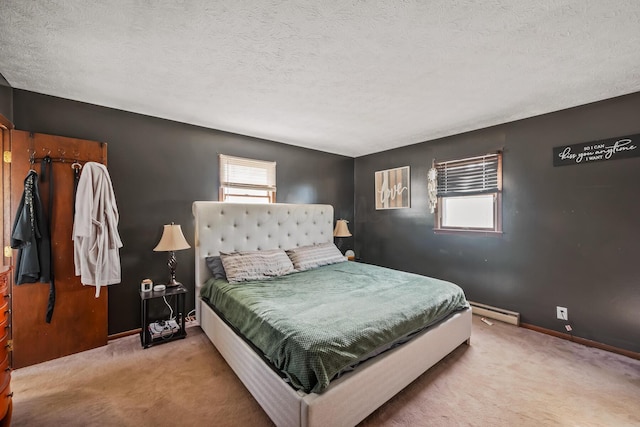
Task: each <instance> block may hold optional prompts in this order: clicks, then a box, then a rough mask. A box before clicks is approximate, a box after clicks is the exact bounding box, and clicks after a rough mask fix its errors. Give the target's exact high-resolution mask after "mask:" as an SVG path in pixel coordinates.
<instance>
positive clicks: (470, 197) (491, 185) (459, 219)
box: [435, 153, 502, 232]
mask: <svg viewBox="0 0 640 427" xmlns="http://www.w3.org/2000/svg"><path fill="white" fill-rule="evenodd" d="M435 169H436V171H437V172H438V174H437V205H436V206H437V212H436V215H435V229H436V231H437V230H449V231H485V232H501V231H502V221H501V215H500V213H501V211H502V208H501V201H502V153H493V154H487V155H484V156H479V157H472V158H468V159H462V160H452V161H448V162H440V163H436V164H435Z"/></svg>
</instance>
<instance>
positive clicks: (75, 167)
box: [71, 162, 82, 220]
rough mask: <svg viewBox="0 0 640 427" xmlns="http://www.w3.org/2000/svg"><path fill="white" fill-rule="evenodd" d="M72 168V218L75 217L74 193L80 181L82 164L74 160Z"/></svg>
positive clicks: (76, 192)
mask: <svg viewBox="0 0 640 427" xmlns="http://www.w3.org/2000/svg"><path fill="white" fill-rule="evenodd" d="M71 169H73V200H71V206H72V207H73V219H74V220H75V219H76V194H78V182H80V169H82V165H81V164H80V163H78V162H75V163H74V164H72V165H71Z"/></svg>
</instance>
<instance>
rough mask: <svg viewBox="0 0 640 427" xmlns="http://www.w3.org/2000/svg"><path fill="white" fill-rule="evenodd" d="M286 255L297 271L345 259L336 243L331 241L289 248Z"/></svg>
mask: <svg viewBox="0 0 640 427" xmlns="http://www.w3.org/2000/svg"><path fill="white" fill-rule="evenodd" d="M287 255H289V258H291V262H293V267H294V268H295V269H296V270H298V271H304V270H309V269H311V268H316V267H320V266H322V265H328V264H335V263H338V262H343V261H346V260H347V259H346V258H345V257H344V255H342V253H341V252H340V250H339V249H338V248H337V247H336V245H334V244H333V243H331V242H330V243H321V244H319V245H310V246H301V247H299V248H295V249H289V250H288V251H287Z"/></svg>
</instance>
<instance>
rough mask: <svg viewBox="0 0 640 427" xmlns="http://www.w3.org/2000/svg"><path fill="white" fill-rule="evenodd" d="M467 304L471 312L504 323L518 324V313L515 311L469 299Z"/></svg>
mask: <svg viewBox="0 0 640 427" xmlns="http://www.w3.org/2000/svg"><path fill="white" fill-rule="evenodd" d="M469 305H471V311H472V312H473V314H477V315H479V316H483V317H488V318H490V319H495V320H499V321H501V322H505V323H510V324H512V325H516V326H519V325H520V313H516V312H515V311H510V310H505V309H504V308H498V307H492V306H490V305H487V304H480V303H479V302H475V301H469Z"/></svg>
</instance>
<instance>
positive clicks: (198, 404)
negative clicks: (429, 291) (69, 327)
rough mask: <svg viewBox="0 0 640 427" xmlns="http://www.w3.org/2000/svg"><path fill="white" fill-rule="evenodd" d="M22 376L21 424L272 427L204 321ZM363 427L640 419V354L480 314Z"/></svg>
mask: <svg viewBox="0 0 640 427" xmlns="http://www.w3.org/2000/svg"><path fill="white" fill-rule="evenodd" d="M188 332H189V336H188V337H187V338H186V339H184V340H179V341H175V342H171V343H167V344H163V345H161V346H157V347H152V348H149V349H147V350H143V349H142V348H141V347H140V341H139V339H138V337H137V336H130V337H126V338H122V339H119V340H115V341H112V342H110V343H109V344H108V345H107V346H105V347H102V348H98V349H94V350H90V351H86V352H84V353H80V354H76V355H72V356H68V357H65V358H61V359H57V360H54V361H50V362H46V363H42V364H39V365H36V366H31V367H28V368H23V369H19V370H16V371H14V373H13V379H12V389H13V391H14V393H15V395H14V412H13V425H14V426H267V425H271V423H270V421H269V419H268V418H267V416H266V415H265V414H264V412H262V410H261V409H260V407H259V405H258V404H257V403H256V402H255V401H254V400H253V398H252V397H251V395H250V394H249V392H248V391H247V390H246V389H245V388H244V386H243V385H242V384H241V383H240V381H239V380H238V379H237V378H236V377H235V375H234V374H233V372H232V371H231V370H230V368H229V367H228V366H227V365H226V363H225V362H224V360H223V359H222V357H221V356H220V355H219V353H218V352H217V351H216V350H215V348H214V347H213V346H212V345H211V343H210V342H209V341H208V339H207V338H206V336H205V335H204V334H203V333H202V332H201V331H200V329H199V328H197V327H194V328H189V330H188ZM362 425H363V426H640V361H637V360H633V359H629V358H626V357H624V356H619V355H616V354H612V353H608V352H605V351H602V350H597V349H593V348H588V347H584V346H582V345H579V344H575V343H572V342H568V341H563V340H560V339H558V338H554V337H550V336H546V335H543V334H539V333H537V332H534V331H531V330H526V329H522V328H517V327H515V326H510V325H506V324H503V323H500V322H495V323H494V325H493V326H488V325H485V324H484V323H482V322H480V321H479V319H478V318H477V317H476V316H474V320H473V334H472V338H471V346H466V345H463V346H461V347H459V348H458V349H457V350H455V351H454V352H453V353H452V354H451V355H449V356H448V357H447V358H446V359H444V360H443V361H442V362H440V363H439V364H438V365H436V366H434V367H433V368H432V369H431V370H429V371H428V372H427V373H426V374H424V375H422V376H421V377H420V378H418V379H417V380H416V381H414V382H413V383H412V384H411V385H409V386H408V387H407V388H406V389H405V390H403V391H402V392H401V393H400V394H398V395H396V397H394V398H393V399H392V400H390V401H389V402H387V404H385V405H384V406H382V407H381V408H379V409H378V410H377V411H376V412H374V413H373V414H371V415H370V416H369V417H368V418H367V419H366V420H364V421H363V423H362Z"/></svg>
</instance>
